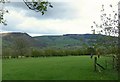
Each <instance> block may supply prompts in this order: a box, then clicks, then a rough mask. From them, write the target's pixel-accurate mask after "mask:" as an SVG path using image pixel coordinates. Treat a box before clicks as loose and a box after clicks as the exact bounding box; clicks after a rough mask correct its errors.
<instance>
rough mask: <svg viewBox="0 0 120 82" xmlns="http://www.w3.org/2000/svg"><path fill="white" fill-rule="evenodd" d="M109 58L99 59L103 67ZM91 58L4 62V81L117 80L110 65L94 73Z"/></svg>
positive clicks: (70, 57)
mask: <svg viewBox="0 0 120 82" xmlns="http://www.w3.org/2000/svg"><path fill="white" fill-rule="evenodd" d="M105 60H110V61H111V59H110V58H108V57H101V58H99V62H100V64H101V65H103V66H105V63H104V61H105ZM93 64H94V59H91V58H90V56H64V57H39V58H19V59H3V60H2V69H3V70H2V79H3V80H117V79H118V75H117V72H116V71H115V70H113V69H112V67H111V66H110V65H109V67H108V69H107V70H101V72H95V71H94V65H93Z"/></svg>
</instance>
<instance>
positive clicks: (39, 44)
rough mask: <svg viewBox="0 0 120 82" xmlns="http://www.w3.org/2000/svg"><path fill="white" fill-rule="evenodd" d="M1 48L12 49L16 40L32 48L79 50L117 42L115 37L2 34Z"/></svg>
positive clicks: (98, 35)
mask: <svg viewBox="0 0 120 82" xmlns="http://www.w3.org/2000/svg"><path fill="white" fill-rule="evenodd" d="M0 35H2V42H3V44H2V45H3V48H4V47H5V48H7V47H12V46H14V45H15V42H16V40H17V39H19V40H20V41H22V43H23V42H26V43H25V45H28V44H29V47H34V48H58V49H59V48H62V49H64V48H81V47H84V46H92V45H95V44H100V45H106V46H107V45H108V43H111V42H113V41H117V40H116V39H117V38H115V37H109V39H108V36H105V35H100V34H65V35H61V36H57V35H56V36H36V37H31V36H30V35H28V34H27V33H20V32H19V33H18V32H16V33H15V32H13V33H2V34H0Z"/></svg>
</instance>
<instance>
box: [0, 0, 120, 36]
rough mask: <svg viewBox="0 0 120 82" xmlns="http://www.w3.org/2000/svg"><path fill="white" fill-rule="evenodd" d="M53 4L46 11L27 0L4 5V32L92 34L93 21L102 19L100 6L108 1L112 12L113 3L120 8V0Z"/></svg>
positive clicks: (53, 0)
mask: <svg viewBox="0 0 120 82" xmlns="http://www.w3.org/2000/svg"><path fill="white" fill-rule="evenodd" d="M48 1H49V2H51V3H52V5H53V8H48V11H47V12H46V13H45V15H43V16H42V15H41V13H40V12H35V11H33V10H30V9H28V7H27V6H26V5H25V4H24V2H23V0H10V3H7V4H6V5H5V6H4V7H5V8H6V9H8V10H9V13H7V14H5V16H4V17H5V19H6V20H7V26H3V25H2V28H1V31H2V32H25V33H28V34H29V35H31V36H40V35H63V34H86V33H87V34H88V33H89V34H91V33H92V31H91V26H92V25H93V21H96V22H98V23H99V22H100V14H101V13H100V10H101V8H102V4H104V5H105V8H106V10H108V11H106V12H109V5H110V4H112V5H113V6H114V9H115V10H117V3H118V1H119V0H48Z"/></svg>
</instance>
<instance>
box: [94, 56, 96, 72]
mask: <svg viewBox="0 0 120 82" xmlns="http://www.w3.org/2000/svg"><path fill="white" fill-rule="evenodd" d="M94 71H97V57H95V58H94Z"/></svg>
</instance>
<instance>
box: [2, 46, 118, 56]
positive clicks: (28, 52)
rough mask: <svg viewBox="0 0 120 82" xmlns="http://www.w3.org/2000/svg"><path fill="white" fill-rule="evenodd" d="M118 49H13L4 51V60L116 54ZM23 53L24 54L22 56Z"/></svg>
mask: <svg viewBox="0 0 120 82" xmlns="http://www.w3.org/2000/svg"><path fill="white" fill-rule="evenodd" d="M116 50H117V48H116V49H115V48H113V47H109V49H108V48H105V47H98V48H90V47H86V48H80V49H73V50H72V49H34V48H31V49H30V48H29V49H23V50H20V51H19V50H14V49H11V48H6V49H3V52H2V57H3V58H19V57H50V56H79V55H90V54H91V53H92V54H93V55H104V54H115V53H116ZM21 53H22V54H21Z"/></svg>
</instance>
